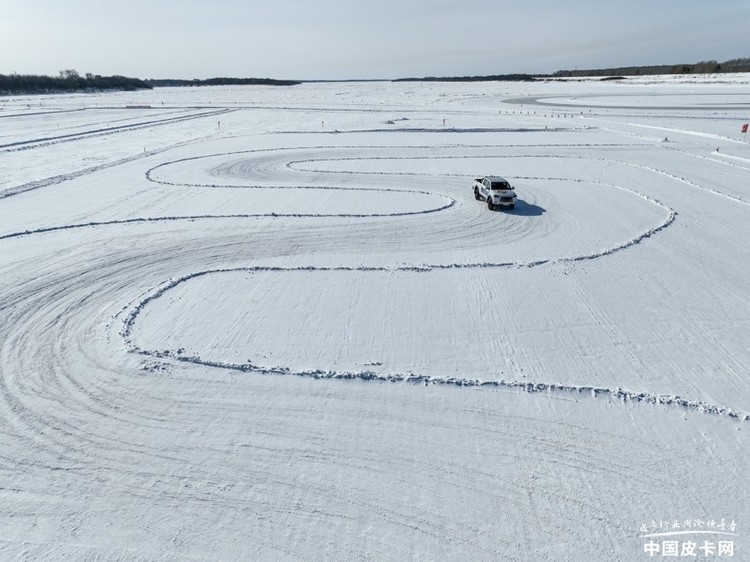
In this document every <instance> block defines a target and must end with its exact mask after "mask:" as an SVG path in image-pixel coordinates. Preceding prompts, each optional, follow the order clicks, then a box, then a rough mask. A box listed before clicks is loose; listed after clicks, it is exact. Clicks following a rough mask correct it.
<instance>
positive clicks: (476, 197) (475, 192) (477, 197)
mask: <svg viewBox="0 0 750 562" xmlns="http://www.w3.org/2000/svg"><path fill="white" fill-rule="evenodd" d="M474 199H476V200H477V201H481V200H482V197H481V196H480V195H479V190H478V189H475V190H474Z"/></svg>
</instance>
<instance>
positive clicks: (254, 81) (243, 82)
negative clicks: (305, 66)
mask: <svg viewBox="0 0 750 562" xmlns="http://www.w3.org/2000/svg"><path fill="white" fill-rule="evenodd" d="M146 82H147V83H148V84H149V85H151V86H153V87H155V88H162V87H166V86H296V85H297V84H301V82H297V81H294V80H273V79H272V78H208V79H207V80H198V79H197V78H196V79H194V80H174V79H169V78H165V79H158V80H146Z"/></svg>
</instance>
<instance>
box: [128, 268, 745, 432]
mask: <svg viewBox="0 0 750 562" xmlns="http://www.w3.org/2000/svg"><path fill="white" fill-rule="evenodd" d="M559 261H566V260H559ZM511 266H513V267H518V266H517V265H516V264H509V265H508V267H511ZM448 267H449V266H448ZM530 267H533V266H530ZM446 268H447V267H446ZM434 269H445V268H439V267H438V268H424V267H420V266H403V267H395V268H388V267H292V268H284V267H262V266H257V267H240V268H226V269H214V270H206V271H200V272H196V273H192V274H189V275H185V276H184V277H180V278H178V279H173V280H170V281H169V282H167V283H165V284H163V285H162V286H161V287H159V288H157V289H156V290H155V291H153V292H152V293H151V294H149V295H148V296H146V297H145V298H143V299H142V300H140V301H139V302H138V303H137V304H135V306H133V307H132V308H130V311H129V312H128V313H127V314H126V315H125V316H124V318H123V320H122V327H121V329H120V336H121V337H122V338H123V341H124V343H125V346H126V348H127V349H128V351H129V352H131V353H135V354H139V355H143V356H145V357H149V358H153V359H170V360H176V361H180V362H183V363H193V364H196V365H202V366H206V367H215V368H221V369H230V370H235V371H241V372H250V373H255V374H264V375H294V376H299V377H308V378H313V379H335V380H363V381H374V382H390V383H411V384H425V385H450V386H457V387H469V388H509V389H518V390H522V391H524V392H528V393H544V392H546V393H549V394H553V393H565V394H578V395H582V394H588V395H590V396H592V397H594V398H597V397H599V396H602V397H607V398H612V399H615V400H618V401H620V402H623V403H625V402H643V403H647V404H654V405H666V406H676V407H681V408H684V409H686V410H690V411H697V412H701V413H707V414H713V415H718V416H725V417H728V418H730V419H734V420H738V421H748V420H750V414H748V413H745V412H741V411H739V410H736V409H732V408H727V407H723V406H718V405H716V404H710V403H707V402H703V401H700V400H688V399H685V398H682V397H680V396H677V395H666V394H655V393H652V392H638V391H632V390H625V389H622V388H608V387H598V386H592V385H565V384H557V383H545V382H526V381H516V380H510V381H509V380H504V379H502V380H481V379H470V378H464V377H434V376H428V375H419V374H413V373H408V374H403V373H392V374H382V373H376V372H373V371H343V372H340V371H330V370H323V369H316V370H304V371H297V370H293V369H290V368H288V367H261V366H258V365H255V364H253V363H252V362H247V363H229V362H223V361H215V360H207V359H203V358H201V357H200V356H197V355H188V354H187V353H186V352H185V351H184V350H182V349H180V350H149V349H143V348H142V347H140V346H138V345H136V344H135V343H134V341H133V329H134V327H135V324H136V321H137V319H138V316H139V315H140V314H141V312H142V311H143V310H144V308H145V307H146V306H148V304H149V303H150V302H152V301H154V300H156V299H159V298H161V297H162V296H164V295H165V294H166V293H168V292H169V291H171V290H172V289H174V288H175V287H177V286H178V285H181V284H183V283H185V282H186V281H189V280H191V279H196V278H198V277H203V276H206V275H211V274H216V273H236V272H243V273H256V272H269V271H270V272H279V273H283V272H291V271H317V272H333V271H362V272H389V271H407V272H414V273H426V272H429V271H432V270H434Z"/></svg>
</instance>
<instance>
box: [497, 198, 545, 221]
mask: <svg viewBox="0 0 750 562" xmlns="http://www.w3.org/2000/svg"><path fill="white" fill-rule="evenodd" d="M546 212H547V209H545V208H544V207H540V206H539V205H534V204H533V203H527V202H526V201H522V200H520V199H518V200H516V208H515V209H513V210H512V211H506V213H510V214H512V215H520V216H522V217H540V216H542V215H543V214H544V213H546Z"/></svg>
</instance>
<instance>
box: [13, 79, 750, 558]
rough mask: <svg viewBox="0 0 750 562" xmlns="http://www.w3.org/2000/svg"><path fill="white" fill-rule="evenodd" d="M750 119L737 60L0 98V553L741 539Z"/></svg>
mask: <svg viewBox="0 0 750 562" xmlns="http://www.w3.org/2000/svg"><path fill="white" fill-rule="evenodd" d="M749 117H750V79H749V78H747V77H746V76H742V75H737V76H729V77H727V76H722V77H704V78H702V79H690V80H678V79H674V78H673V79H666V78H664V77H653V78H651V79H646V78H639V79H634V80H630V81H623V82H618V83H613V82H598V81H593V80H592V81H556V82H548V83H533V84H527V83H521V84H515V83H472V84H455V83H451V84H440V83H384V82H373V83H331V84H302V85H299V86H294V87H287V88H274V87H212V88H208V87H205V88H174V89H172V88H165V89H155V90H152V91H144V92H137V93H114V94H113V93H108V94H88V95H56V96H26V97H5V98H2V99H0V311H1V312H2V316H0V559H2V560H55V561H60V560H118V561H126V560H127V561H130V560H164V561H182V560H342V561H350V560H394V561H400V560H456V561H458V560H461V561H463V560H518V561H527V560H528V561H540V560H581V561H593V560H602V561H603V560H626V561H632V560H647V559H649V558H655V557H659V558H661V557H662V556H663V555H664V553H665V552H668V551H667V550H661V549H668V548H672V546H671V544H670V543H669V542H668V540H667V539H669V540H672V541H678V542H679V544H678V546H679V547H680V548H685V549H686V550H685V551H686V552H689V551H690V548H691V547H690V541H693V542H694V543H695V545H694V546H696V548H697V546H699V545H702V546H705V542H704V541H711V542H712V544H714V546H715V547H717V549H718V546H719V544H720V541H721V544H723V547H722V548H723V550H722V551H721V552H723V557H728V549H729V545H730V543H731V548H732V549H733V550H732V552H733V557H734V559H737V560H747V559H750V541H748V539H747V537H748V533H750V526H749V525H750V492H748V481H750V455H749V454H748V445H749V443H748V433H749V432H750V423H749V418H748V414H749V413H750V373H749V370H750V345H749V344H748V342H750V244H749V243H748V240H749V239H750V145H748V143H747V142H746V139H745V138H743V136H742V134H741V133H740V128H741V126H742V124H743V123H745V122H747V121H748V118H749ZM484 175H501V176H503V177H505V178H507V179H508V180H509V181H510V182H511V183H512V184H513V186H514V187H515V189H516V191H517V193H518V204H517V205H516V208H515V209H513V210H511V211H494V212H493V211H489V210H488V209H487V206H486V204H484V203H482V202H480V201H476V200H475V199H474V196H473V193H472V191H471V186H472V182H473V179H474V178H475V177H480V176H484ZM675 533H682V534H675ZM652 535H653V536H652ZM649 544H651V545H654V544H655V545H657V546H658V547H659V549H660V550H659V551H658V552H655V551H654V550H653V548H654V547H653V546H648V545H649ZM686 545H687V546H686ZM648 549H652V550H651V554H654V556H651V554H649V553H648ZM697 552H698V554H699V555H703V554H705V556H703V558H707V557H708V558H710V556H708V554H707V551H700V550H698V551H697ZM718 553H719V551H718V550H717V551H716V556H717V557H718Z"/></svg>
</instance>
